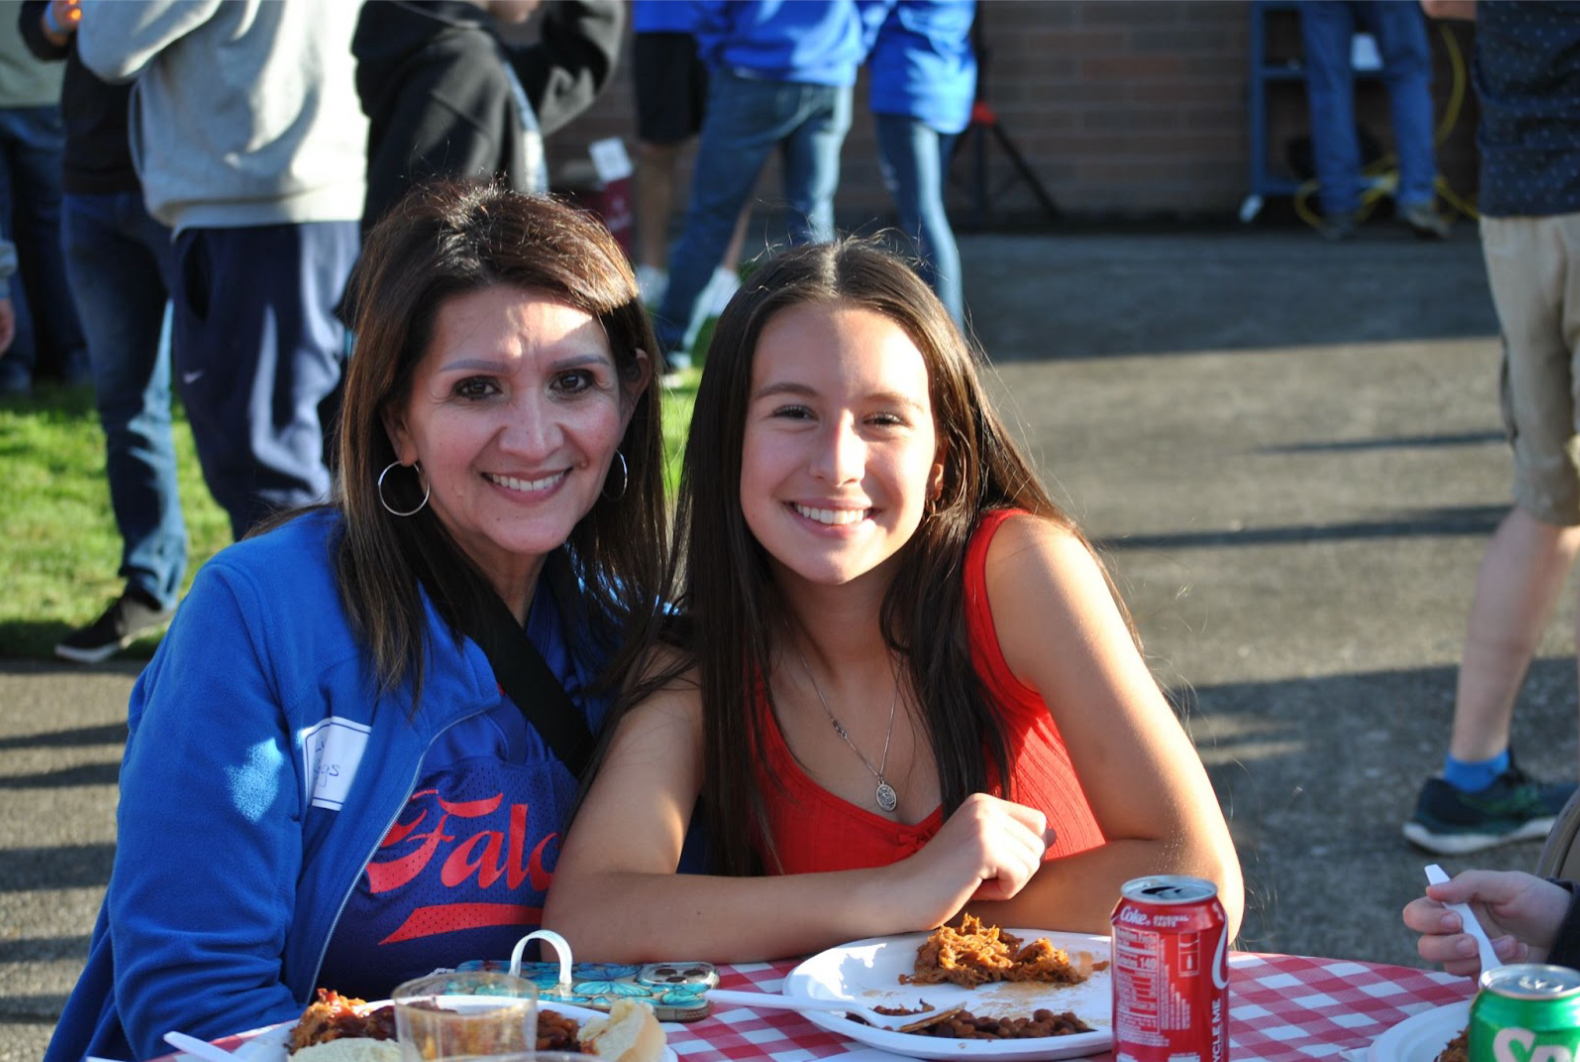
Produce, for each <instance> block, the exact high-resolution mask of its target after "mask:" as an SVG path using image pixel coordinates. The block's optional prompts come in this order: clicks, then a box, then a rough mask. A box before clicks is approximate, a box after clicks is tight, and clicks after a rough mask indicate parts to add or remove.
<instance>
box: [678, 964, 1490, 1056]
mask: <svg viewBox="0 0 1580 1062" xmlns="http://www.w3.org/2000/svg"><path fill="white" fill-rule="evenodd" d="M794 965H795V964H794V963H793V962H781V963H773V964H766V963H764V964H754V965H745V966H726V967H721V969H720V973H721V978H722V979H721V987H724V988H744V989H757V990H761V991H765V992H777V991H779V990H780V988H781V982H782V981H783V980H784V978H785V975H786V974H788V973H789V972H790V970H791V969H792V968H793V967H794ZM1229 968H1230V976H1229V994H1230V1009H1229V1015H1230V1019H1229V1040H1230V1049H1229V1057H1230V1059H1231V1060H1232V1062H1303V1060H1308V1059H1324V1058H1332V1057H1333V1056H1336V1055H1339V1054H1340V1053H1342V1052H1344V1051H1347V1050H1351V1049H1353V1048H1357V1047H1364V1046H1366V1045H1367V1044H1369V1043H1370V1042H1371V1041H1372V1040H1374V1039H1375V1038H1376V1037H1377V1036H1378V1035H1380V1034H1381V1033H1382V1032H1383V1031H1384V1030H1386V1029H1388V1028H1389V1027H1390V1026H1392V1025H1395V1024H1397V1023H1398V1022H1400V1021H1403V1020H1404V1019H1405V1018H1408V1017H1410V1016H1411V1015H1412V1014H1417V1013H1420V1012H1421V1011H1423V1010H1428V1009H1430V1008H1432V1007H1437V1006H1441V1005H1442V1004H1444V1003H1453V1002H1457V1001H1458V1000H1462V999H1468V998H1469V997H1470V996H1471V994H1472V990H1473V989H1474V987H1475V982H1474V981H1472V980H1471V979H1469V978H1465V977H1450V976H1449V975H1448V974H1443V973H1434V972H1431V971H1427V970H1416V969H1412V968H1410V967H1406V966H1381V965H1377V964H1373V963H1363V962H1348V961H1345V960H1342V959H1313V958H1306V957H1304V956H1300V955H1261V954H1254V953H1250V952H1237V953H1235V954H1233V955H1231V956H1230V959H1229ZM666 1028H667V1030H668V1033H669V1045H670V1046H671V1047H673V1048H674V1049H675V1053H676V1054H677V1055H678V1056H679V1057H680V1059H681V1062H736V1060H744V1059H772V1060H773V1062H809V1060H811V1059H819V1058H834V1057H837V1056H839V1055H843V1054H847V1053H850V1052H852V1051H854V1050H857V1049H858V1048H859V1047H860V1045H858V1044H853V1043H851V1042H850V1041H849V1040H846V1039H844V1038H843V1037H840V1036H836V1035H834V1034H833V1033H830V1032H826V1031H824V1030H823V1029H820V1028H818V1027H817V1026H816V1025H813V1024H812V1023H811V1022H809V1021H807V1020H806V1019H805V1018H803V1017H801V1016H800V1015H799V1014H795V1013H793V1012H789V1011H774V1010H763V1011H753V1010H750V1009H748V1008H745V1007H731V1008H729V1009H726V1010H722V1011H720V1012H719V1013H717V1014H715V1015H713V1016H712V1017H710V1018H708V1019H707V1020H706V1021H700V1022H694V1023H691V1024H687V1025H669V1026H666ZM1097 1057H1098V1058H1100V1059H1102V1060H1104V1062H1108V1060H1111V1059H1112V1057H1113V1056H1112V1055H1108V1054H1103V1055H1099V1056H1097Z"/></svg>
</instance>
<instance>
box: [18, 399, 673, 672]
mask: <svg viewBox="0 0 1580 1062" xmlns="http://www.w3.org/2000/svg"><path fill="white" fill-rule="evenodd" d="M698 377H699V373H697V372H696V371H695V370H693V371H690V372H686V373H682V374H681V378H680V381H679V383H678V384H676V385H675V386H673V387H670V388H666V389H665V393H664V403H665V404H664V417H665V431H664V437H665V444H666V449H667V450H668V461H667V463H666V471H667V478H668V481H669V484H670V487H671V490H673V488H674V484H675V483H676V482H677V481H678V478H679V464H680V452H681V448H682V446H683V444H684V440H685V437H686V430H687V427H688V426H689V424H690V421H691V403H692V401H693V400H694V399H695V398H696V394H697V380H698ZM175 443H176V455H177V465H178V469H179V471H178V476H179V483H180V492H181V506H182V509H183V511H184V514H185V517H186V524H187V537H188V558H189V561H188V572H187V581H188V583H189V584H190V582H191V578H192V574H193V573H194V572H196V571H197V569H198V568H199V567H200V566H201V565H202V564H203V562H204V561H206V560H208V558H210V557H212V556H213V555H214V554H215V553H216V552H218V551H219V550H221V549H223V548H224V547H225V546H227V545H229V544H230V522H229V520H227V519H226V516H225V513H224V511H223V510H222V509H220V507H219V506H218V505H217V504H216V503H215V502H214V499H213V498H212V497H210V496H209V493H208V488H207V487H206V486H205V485H204V483H203V476H202V473H201V472H200V471H199V469H198V462H197V454H196V451H195V450H194V448H193V444H192V432H191V430H190V429H189V428H188V427H187V422H186V418H185V417H184V416H183V415H182V414H181V412H180V410H179V409H177V411H176V423H175ZM0 470H3V477H4V482H5V495H6V497H5V502H4V504H3V505H0V657H10V658H16V657H31V658H39V659H45V658H49V657H50V656H51V655H52V653H53V649H54V645H55V643H56V642H58V641H59V640H60V639H61V638H62V637H64V636H65V635H66V633H67V632H68V631H70V630H72V629H74V628H76V627H79V626H81V625H83V624H85V623H90V622H92V621H93V619H94V618H95V617H96V616H97V615H98V614H99V612H100V611H102V610H103V608H104V607H105V605H107V604H109V603H110V601H112V600H113V599H114V598H115V596H116V595H117V594H119V593H120V592H121V589H122V581H121V578H120V576H119V575H118V574H117V569H118V568H119V567H120V561H121V539H120V535H119V533H118V532H117V531H116V528H115V519H114V516H113V515H112V514H111V511H110V492H109V486H108V483H107V481H106V479H105V472H104V433H103V432H102V431H101V430H100V429H99V418H98V414H97V412H96V411H95V410H94V407H93V394H92V391H91V390H89V389H86V388H49V387H46V386H40V387H39V389H38V391H37V392H36V394H35V395H34V396H33V397H31V398H25V399H8V400H4V401H0ZM157 644H158V639H157V638H145V639H143V640H141V641H139V642H138V643H137V644H135V645H133V646H132V647H131V649H129V650H128V651H127V654H126V655H128V656H131V657H147V656H148V655H149V654H150V653H151V652H152V651H153V647H154V646H155V645H157Z"/></svg>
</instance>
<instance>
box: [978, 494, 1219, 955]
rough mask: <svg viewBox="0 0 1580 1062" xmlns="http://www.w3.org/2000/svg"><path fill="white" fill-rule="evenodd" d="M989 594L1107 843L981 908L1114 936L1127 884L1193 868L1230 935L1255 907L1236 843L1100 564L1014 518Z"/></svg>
mask: <svg viewBox="0 0 1580 1062" xmlns="http://www.w3.org/2000/svg"><path fill="white" fill-rule="evenodd" d="M987 590H988V602H989V605H990V606H991V608H992V612H993V622H994V625H995V627H996V628H997V631H998V639H999V645H1000V647H1001V648H1002V650H1003V653H1004V659H1005V661H1006V662H1007V663H1008V664H1009V667H1010V670H1011V671H1012V672H1013V673H1014V674H1015V675H1016V677H1018V678H1019V679H1020V681H1022V682H1023V683H1025V684H1026V685H1027V686H1030V687H1031V688H1033V689H1035V690H1036V691H1037V692H1038V693H1039V694H1040V695H1041V696H1042V698H1043V700H1044V701H1045V702H1046V703H1047V705H1048V710H1049V712H1050V713H1051V714H1052V716H1053V719H1054V722H1055V723H1056V724H1057V726H1058V728H1059V733H1060V734H1061V735H1062V736H1063V738H1064V743H1065V747H1066V748H1067V749H1068V751H1069V754H1070V761H1071V763H1072V764H1073V765H1074V767H1075V772H1076V775H1077V777H1078V778H1079V779H1080V782H1081V787H1082V789H1083V790H1084V791H1085V793H1086V797H1087V801H1088V802H1089V803H1090V805H1091V808H1092V812H1093V814H1094V815H1095V816H1096V819H1097V824H1098V826H1099V827H1100V828H1101V829H1102V832H1103V836H1104V837H1105V838H1107V842H1106V843H1105V844H1103V845H1102V846H1100V847H1098V848H1095V849H1091V850H1089V851H1086V852H1081V853H1079V854H1077V855H1073V856H1068V857H1064V858H1060V859H1055V860H1050V861H1048V862H1047V863H1045V864H1043V867H1042V869H1041V870H1040V871H1038V873H1037V874H1036V876H1035V877H1034V878H1033V879H1032V880H1031V882H1030V883H1029V884H1028V885H1027V886H1026V888H1025V889H1024V890H1022V891H1021V892H1020V893H1019V895H1017V896H1016V897H1014V899H1013V900H1011V901H1009V902H1007V903H1003V904H996V903H995V904H988V903H981V902H976V903H973V904H970V905H969V907H970V909H971V910H972V911H973V912H974V913H976V914H977V915H978V916H979V917H981V918H982V919H984V920H985V921H986V920H992V921H993V922H995V923H997V924H999V925H1006V926H1016V925H1018V926H1028V927H1044V928H1050V929H1068V930H1085V931H1088V932H1099V933H1105V932H1107V931H1108V928H1109V927H1108V918H1109V915H1110V913H1111V912H1112V910H1113V907H1114V904H1115V902H1116V901H1117V900H1118V898H1119V887H1120V886H1121V885H1122V884H1124V882H1126V881H1128V880H1129V879H1131V878H1136V877H1141V876H1143V875H1147V874H1189V875H1194V876H1196V877H1202V878H1208V879H1210V880H1212V881H1214V882H1216V883H1217V885H1218V896H1219V898H1220V899H1221V900H1222V901H1223V906H1224V910H1225V911H1226V912H1227V913H1228V917H1229V930H1230V936H1231V939H1232V938H1233V935H1234V934H1235V933H1236V932H1238V930H1239V925H1240V916H1241V913H1242V911H1243V907H1244V885H1243V883H1242V881H1241V877H1240V862H1239V858H1238V857H1237V856H1236V855H1235V850H1234V842H1233V841H1232V840H1231V839H1230V836H1229V829H1228V826H1227V825H1226V824H1225V822H1224V818H1223V813H1222V811H1221V810H1220V808H1219V806H1218V800H1217V797H1216V796H1215V794H1214V793H1213V789H1212V785H1211V783H1210V782H1209V781H1208V779H1207V772H1206V769H1205V768H1204V767H1203V766H1202V762H1201V758H1200V757H1199V756H1198V755H1197V754H1196V750H1195V748H1194V747H1193V746H1192V744H1191V742H1190V739H1189V738H1188V737H1187V736H1186V734H1185V731H1184V730H1183V728H1182V727H1181V726H1180V724H1179V721H1178V719H1176V717H1175V715H1174V711H1173V709H1172V708H1171V707H1170V706H1169V704H1168V702H1167V701H1166V700H1165V699H1164V697H1163V694H1162V692H1161V691H1160V690H1159V689H1158V685H1157V682H1156V681H1155V680H1154V679H1153V677H1152V674H1151V672H1150V671H1148V669H1147V666H1146V662H1145V661H1144V660H1143V659H1142V657H1141V654H1140V652H1139V651H1138V649H1137V647H1136V644H1135V641H1134V639H1133V638H1132V637H1131V635H1130V631H1129V629H1128V628H1127V626H1126V624H1125V622H1124V618H1123V617H1122V616H1121V614H1120V611H1119V608H1118V606H1117V605H1116V604H1115V602H1114V598H1113V595H1112V593H1111V592H1110V590H1109V587H1108V583H1107V581H1106V580H1105V579H1104V578H1103V574H1102V571H1101V569H1100V568H1099V567H1098V563H1097V560H1096V558H1095V557H1093V556H1092V554H1091V552H1090V551H1089V550H1088V549H1087V548H1086V547H1085V546H1084V545H1083V544H1082V543H1081V542H1080V540H1079V539H1077V538H1076V537H1074V536H1073V535H1071V534H1069V533H1068V532H1067V531H1065V530H1063V529H1062V528H1060V527H1058V526H1057V525H1055V524H1053V523H1051V522H1050V521H1047V520H1043V519H1040V518H1037V517H1029V516H1028V517H1015V518H1012V519H1010V520H1007V521H1005V523H1004V524H1003V525H1002V526H1001V527H1000V528H999V530H998V533H997V534H996V535H995V536H994V539H993V541H992V543H991V544H990V545H989V547H988V556H987ZM1052 825H1053V826H1054V827H1055V828H1057V827H1058V823H1057V822H1055V823H1053V824H1052Z"/></svg>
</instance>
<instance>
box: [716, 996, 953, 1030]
mask: <svg viewBox="0 0 1580 1062" xmlns="http://www.w3.org/2000/svg"><path fill="white" fill-rule="evenodd" d="M707 997H708V1000H709V1002H711V1003H734V1004H736V1005H737V1006H742V1007H765V1008H768V1009H770V1010H799V1011H808V1010H817V1011H828V1012H831V1013H834V1014H848V1015H852V1016H854V1017H857V1018H860V1019H861V1020H862V1021H864V1022H866V1023H867V1024H868V1025H871V1026H873V1027H874V1028H878V1029H887V1030H888V1031H889V1032H915V1031H916V1030H918V1029H925V1028H927V1027H928V1026H929V1025H936V1024H938V1023H939V1022H941V1021H943V1020H944V1019H945V1018H949V1017H953V1016H954V1015H956V1014H958V1013H960V1011H962V1010H964V1009H965V1008H964V1007H946V1008H944V1009H941V1010H940V1009H936V1008H935V1009H933V1010H927V1011H922V1012H921V1013H919V1014H881V1013H879V1012H878V1011H876V1010H873V1009H872V1008H870V1007H863V1006H862V1005H860V1004H859V1003H852V1002H850V1001H849V1000H845V999H812V998H810V997H808V996H784V995H779V994H778V993H775V992H734V991H731V990H730V989H727V988H710V989H708V992H707Z"/></svg>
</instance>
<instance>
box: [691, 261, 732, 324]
mask: <svg viewBox="0 0 1580 1062" xmlns="http://www.w3.org/2000/svg"><path fill="white" fill-rule="evenodd" d="M740 290H741V278H740V277H739V276H738V275H737V274H736V272H735V270H733V269H725V268H724V267H723V266H720V267H719V268H717V269H715V270H714V271H713V276H711V277H710V278H708V286H707V287H705V288H703V289H702V297H701V298H699V299H698V300H697V301H698V303H699V304H700V305H701V308H702V313H703V315H704V316H705V317H718V316H719V315H720V314H722V313H723V312H724V308H725V307H726V306H728V305H729V304H730V300H731V299H733V298H734V297H735V293H736V292H737V291H740Z"/></svg>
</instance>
